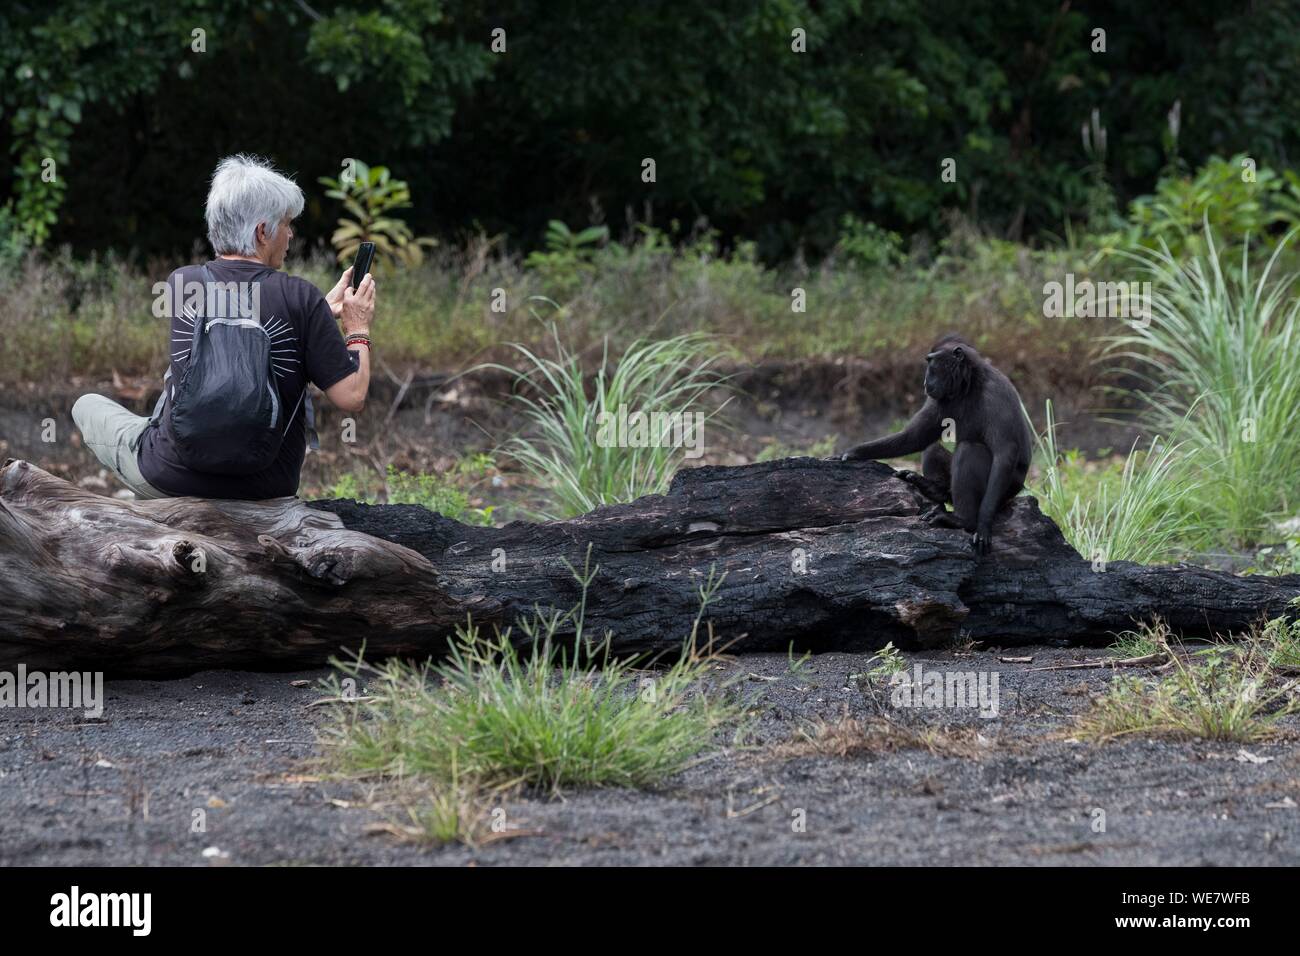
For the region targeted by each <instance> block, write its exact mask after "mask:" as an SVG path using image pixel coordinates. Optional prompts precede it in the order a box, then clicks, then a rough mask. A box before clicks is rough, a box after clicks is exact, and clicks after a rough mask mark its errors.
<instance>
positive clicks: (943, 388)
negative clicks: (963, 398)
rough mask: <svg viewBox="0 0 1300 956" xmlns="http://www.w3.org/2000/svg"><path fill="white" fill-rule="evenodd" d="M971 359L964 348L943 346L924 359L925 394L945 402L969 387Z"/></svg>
mask: <svg viewBox="0 0 1300 956" xmlns="http://www.w3.org/2000/svg"><path fill="white" fill-rule="evenodd" d="M970 373H971V357H970V356H969V355H967V354H966V348H965V346H961V345H945V346H942V347H941V348H938V349H935V350H934V351H933V352H931V353H930V354H929V355H927V356H926V357H925V394H927V395H929V396H930V397H931V398H933V399H934V400H935V401H937V402H946V401H950V400H952V399H954V398H957V397H958V396H960V395H962V394H964V393H965V391H966V389H967V388H968V387H969V386H970Z"/></svg>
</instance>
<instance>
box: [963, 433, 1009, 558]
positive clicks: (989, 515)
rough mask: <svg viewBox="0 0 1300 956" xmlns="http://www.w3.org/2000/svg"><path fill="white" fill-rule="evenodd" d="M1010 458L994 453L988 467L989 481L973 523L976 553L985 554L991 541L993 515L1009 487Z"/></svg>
mask: <svg viewBox="0 0 1300 956" xmlns="http://www.w3.org/2000/svg"><path fill="white" fill-rule="evenodd" d="M1011 473H1012V469H1011V458H1010V456H1008V455H994V456H993V464H992V466H991V467H990V468H989V483H988V484H987V485H985V486H984V497H983V499H981V500H980V514H979V521H978V523H977V524H976V525H975V536H974V537H973V538H971V546H972V547H973V548H974V549H975V553H976V554H987V553H988V550H989V546H990V545H991V544H992V542H993V516H994V515H996V514H997V513H998V508H1000V507H1001V506H1002V502H1003V501H1004V500H1005V499H1006V495H1007V490H1008V489H1009V488H1010V487H1011Z"/></svg>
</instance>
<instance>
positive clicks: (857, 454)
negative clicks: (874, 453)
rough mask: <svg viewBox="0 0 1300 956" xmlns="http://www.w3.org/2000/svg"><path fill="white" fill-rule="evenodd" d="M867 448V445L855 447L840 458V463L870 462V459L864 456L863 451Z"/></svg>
mask: <svg viewBox="0 0 1300 956" xmlns="http://www.w3.org/2000/svg"><path fill="white" fill-rule="evenodd" d="M866 447H867V446H866V445H854V446H853V447H852V448H850V449H849V450H848V451H846V452H845V453H844V454H843V455H841V456H840V461H869V460H870V459H868V458H867V456H866V455H864V454H862V449H864V448H866Z"/></svg>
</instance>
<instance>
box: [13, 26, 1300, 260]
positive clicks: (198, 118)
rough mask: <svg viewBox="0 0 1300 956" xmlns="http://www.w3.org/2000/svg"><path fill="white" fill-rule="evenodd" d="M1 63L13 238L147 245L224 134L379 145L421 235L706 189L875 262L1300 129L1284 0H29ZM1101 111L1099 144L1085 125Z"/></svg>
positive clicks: (806, 239)
mask: <svg viewBox="0 0 1300 956" xmlns="http://www.w3.org/2000/svg"><path fill="white" fill-rule="evenodd" d="M497 28H500V29H502V30H504V31H505V34H504V42H505V51H504V52H494V51H493V50H492V49H491V44H492V42H493V31H494V30H495V29H497ZM1098 29H1102V30H1104V31H1105V52H1099V51H1096V52H1095V51H1094V46H1096V45H1097V39H1096V37H1095V36H1094V31H1095V30H1098ZM196 30H202V31H204V33H203V35H202V45H203V47H204V51H203V52H197V51H196V50H195V46H196V44H197V43H198V40H197V39H196V35H195V31H196ZM796 30H803V31H805V35H806V40H805V42H806V52H802V53H800V52H795V50H794V49H793V47H794V46H796V45H797V44H798V43H799V42H800V40H799V38H798V36H797V35H795V33H794V31H796ZM0 75H3V77H4V82H3V83H0V110H2V111H3V113H2V115H0V149H3V151H4V152H6V153H8V154H9V155H10V156H11V157H12V162H13V164H14V167H15V169H16V175H15V176H14V177H13V179H12V180H11V181H10V182H8V183H7V184H5V185H3V186H0V243H4V242H8V241H10V236H11V234H12V233H13V232H15V231H17V232H18V234H19V235H20V236H22V237H24V238H26V239H28V240H31V241H35V242H48V241H55V242H61V241H68V242H71V243H73V244H74V245H75V246H77V247H80V248H98V249H102V248H103V247H104V246H105V245H114V246H117V247H120V248H135V249H138V250H141V251H144V252H168V253H170V252H174V251H177V250H180V251H188V250H189V249H190V247H191V245H192V244H193V243H194V241H195V240H196V239H198V238H201V236H202V222H201V218H200V213H201V208H202V199H203V194H204V190H205V185H206V180H207V177H208V175H209V174H210V172H211V169H212V167H213V165H214V162H215V160H216V159H217V158H218V157H219V156H221V155H223V154H226V153H230V152H234V151H237V150H247V151H255V152H261V153H264V154H267V155H270V156H271V157H273V158H274V159H275V160H276V161H277V162H278V163H279V164H280V165H281V166H283V167H284V168H286V169H288V170H290V171H292V172H295V173H297V174H298V178H299V180H300V181H301V182H303V183H304V185H309V184H311V183H314V182H315V181H316V179H317V177H320V176H337V174H338V172H339V170H340V167H341V164H342V162H343V161H344V159H346V158H349V157H362V158H365V159H367V160H368V161H373V162H383V163H384V164H386V165H387V166H388V167H389V168H390V169H391V170H392V171H393V174H394V176H396V177H399V178H401V179H405V180H407V181H408V182H409V183H410V185H411V191H412V198H413V201H414V202H415V208H414V209H413V210H411V211H410V217H409V218H410V221H411V224H412V226H413V228H414V229H415V232H416V234H425V233H433V234H442V235H446V236H448V237H450V238H459V237H460V235H461V234H463V233H464V232H467V231H470V230H473V229H475V228H482V229H484V230H486V231H487V232H489V233H491V234H496V233H501V232H505V233H508V234H510V235H511V236H513V237H515V238H516V239H517V240H519V241H522V242H524V243H526V244H527V245H529V246H537V245H539V244H540V239H541V236H542V234H543V231H544V229H545V227H546V224H547V223H548V222H549V221H551V220H562V221H565V222H567V223H569V224H571V225H573V226H575V228H581V227H582V226H584V225H587V224H589V223H591V222H593V221H594V222H596V223H600V222H601V221H602V220H603V219H608V220H609V221H610V222H612V223H616V224H617V225H616V229H615V231H616V232H620V231H621V228H622V226H621V224H622V222H623V220H624V218H625V216H631V217H633V218H635V219H637V220H640V221H645V220H652V221H655V222H658V223H661V224H663V223H666V222H668V221H669V220H671V219H674V218H676V219H679V220H681V221H683V222H687V223H690V222H694V221H695V220H696V219H698V218H699V217H705V218H707V219H708V221H709V222H710V223H711V224H713V225H714V226H715V227H716V228H718V229H719V230H720V233H721V235H722V237H723V238H724V240H726V241H727V242H730V240H731V239H732V238H734V237H741V238H747V239H752V240H754V241H756V242H757V243H758V251H759V253H760V255H762V256H763V257H764V258H766V259H772V258H782V257H785V256H787V255H789V254H791V253H793V252H795V251H796V250H798V249H800V248H803V249H805V250H807V251H808V252H809V253H810V254H820V253H824V252H826V251H827V250H829V249H830V248H831V247H832V246H833V245H834V244H835V242H836V241H837V240H838V239H839V237H840V235H841V233H842V232H843V231H845V224H846V221H847V222H851V223H853V224H854V225H852V227H851V229H850V230H849V231H851V232H853V234H854V235H856V236H858V237H859V240H860V241H859V243H858V245H857V247H856V249H857V251H858V253H859V255H860V256H863V257H865V259H866V260H867V261H868V262H870V261H872V257H873V256H874V257H877V258H878V257H880V256H884V257H885V259H886V261H887V260H888V258H889V257H890V256H891V255H892V253H893V248H892V244H891V242H890V241H889V239H888V235H889V233H891V232H896V233H899V234H901V235H912V234H915V233H917V232H931V233H934V234H937V233H939V232H941V230H942V218H943V215H944V212H945V210H954V209H955V210H961V211H963V212H964V213H966V214H967V215H968V216H969V217H971V218H973V219H975V220H976V221H978V222H980V223H981V224H983V225H986V226H988V227H990V228H992V229H994V230H995V231H997V232H999V233H1003V234H1006V235H1008V236H1010V237H1011V238H1019V237H1028V236H1032V235H1035V234H1038V233H1041V232H1044V231H1050V232H1053V233H1056V234H1059V233H1060V232H1061V230H1062V229H1063V228H1064V225H1065V223H1066V222H1067V220H1071V219H1073V220H1076V221H1090V222H1091V225H1092V226H1094V227H1095V226H1096V225H1097V221H1096V220H1097V215H1098V212H1099V210H1100V211H1102V212H1104V211H1105V210H1106V209H1108V208H1111V209H1113V208H1122V207H1123V206H1124V205H1125V204H1126V203H1127V201H1128V199H1130V198H1132V197H1133V196H1136V195H1139V194H1141V193H1145V192H1150V191H1151V190H1152V188H1153V186H1154V184H1155V182H1156V179H1157V177H1158V175H1159V173H1160V172H1161V170H1162V169H1165V168H1167V167H1170V166H1171V165H1172V167H1173V168H1174V169H1182V168H1190V167H1192V166H1198V165H1200V164H1201V163H1202V162H1203V161H1204V159H1205V158H1206V157H1208V156H1209V155H1210V154H1213V153H1217V154H1219V155H1222V156H1234V155H1236V154H1248V155H1249V156H1250V157H1251V158H1253V159H1254V160H1255V161H1256V163H1257V164H1258V167H1259V168H1260V170H1261V171H1263V170H1265V169H1269V168H1277V169H1281V168H1283V167H1285V166H1286V165H1287V164H1288V161H1289V158H1290V157H1291V156H1293V155H1294V154H1295V153H1296V150H1297V146H1298V145H1300V114H1297V113H1296V112H1295V111H1292V110H1286V109H1278V108H1277V106H1278V104H1279V103H1280V102H1282V101H1283V100H1284V98H1285V96H1286V95H1287V94H1288V93H1289V91H1291V90H1294V89H1296V88H1297V86H1300V83H1297V80H1300V5H1297V4H1295V3H1293V2H1289V0H1286V2H1283V0H1260V2H1257V3H1253V4H1250V5H1245V4H1241V5H1237V4H1220V3H1215V2H1212V0H1191V2H1187V3H1181V4H1176V5H1145V4H1129V3H1120V2H1114V0H1112V2H1104V0H1097V2H1079V3H1073V4H1068V5H1065V4H1050V3H1040V2H1036V0H1013V2H1010V3H1008V2H1005V0H999V2H992V0H928V2H924V3H922V2H904V0H888V2H870V3H868V2H865V0H827V2H822V3H817V4H812V3H807V2H800V0H722V2H720V3H714V4H688V3H673V2H663V3H652V4H608V3H599V2H577V0H550V2H547V3H545V4H543V3H539V2H536V0H506V2H503V3H499V4H495V5H492V6H491V7H488V6H487V5H485V4H482V3H480V2H477V0H384V2H381V3H376V2H373V0H364V2H363V0H314V2H313V3H305V2H304V3H296V4H295V3H288V2H284V3H277V2H274V0H221V2H217V0H176V2H171V3H167V4H159V5H154V6H152V7H150V8H149V10H148V13H147V15H142V14H141V10H140V8H139V7H138V5H136V4H133V3H129V2H128V0H61V2H60V3H58V4H37V3H34V2H31V0H17V2H11V3H8V4H5V5H4V6H3V9H2V10H0ZM1176 103H1178V104H1180V105H1179V111H1178V115H1179V123H1178V129H1177V130H1176V131H1174V130H1173V129H1171V124H1170V123H1169V121H1168V120H1167V115H1168V114H1169V112H1170V110H1171V109H1172V108H1173V107H1174V105H1175V104H1176ZM1094 110H1096V111H1097V117H1098V120H1097V124H1098V125H1097V129H1101V128H1103V127H1104V128H1105V130H1106V135H1105V141H1106V143H1107V144H1108V146H1107V148H1099V146H1100V144H1099V143H1098V142H1096V137H1095V136H1094V137H1092V138H1091V139H1090V144H1089V146H1090V148H1089V149H1088V150H1087V151H1085V149H1084V145H1083V143H1082V142H1081V137H1080V129H1081V127H1082V126H1083V125H1084V124H1085V123H1087V122H1089V118H1090V117H1091V116H1092V115H1093V111H1094ZM646 158H653V159H654V160H655V164H656V179H655V181H654V182H645V181H643V179H642V162H643V160H644V159H646ZM946 158H951V159H953V160H955V161H956V180H955V181H954V182H944V181H943V180H942V179H941V178H940V168H941V163H942V162H943V160H944V159H946ZM46 160H53V161H54V164H55V167H54V170H55V176H54V178H53V179H49V178H48V176H43V175H42V173H43V172H44V171H46V169H47V166H48V164H47V163H46ZM1111 191H1113V192H1114V194H1116V196H1117V199H1118V202H1117V203H1115V202H1109V201H1108V200H1107V199H1106V197H1107V195H1108V194H1109V193H1110V192H1111ZM310 193H312V190H309V194H310ZM6 203H7V204H8V207H9V211H8V212H4V211H3V208H4V207H5V204H6ZM336 214H337V209H336V208H334V207H332V206H330V205H329V204H326V203H322V202H321V201H320V198H319V196H317V195H311V197H310V200H309V205H308V209H307V213H306V216H305V221H304V223H303V228H302V230H301V232H302V234H304V235H305V236H307V237H309V238H310V239H312V240H313V241H321V242H323V241H324V240H325V239H326V237H327V236H328V234H329V232H330V231H331V223H332V221H333V219H334V218H335V216H336ZM848 216H852V217H854V218H853V219H852V220H846V217H848ZM864 224H873V225H875V226H878V227H879V228H880V229H881V230H884V232H877V231H875V230H873V229H870V228H867V226H866V225H864ZM882 237H884V238H883V242H884V244H883V245H881V242H880V241H877V240H881V238H882ZM864 241H865V245H864Z"/></svg>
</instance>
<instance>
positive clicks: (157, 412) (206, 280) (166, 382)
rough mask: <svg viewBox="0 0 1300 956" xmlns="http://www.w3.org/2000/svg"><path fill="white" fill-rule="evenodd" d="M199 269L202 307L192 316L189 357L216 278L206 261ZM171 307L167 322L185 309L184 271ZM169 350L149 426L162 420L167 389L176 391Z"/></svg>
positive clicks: (197, 336)
mask: <svg viewBox="0 0 1300 956" xmlns="http://www.w3.org/2000/svg"><path fill="white" fill-rule="evenodd" d="M199 271H200V274H201V275H202V276H203V296H202V297H201V298H200V299H199V302H200V304H201V305H202V309H201V311H200V312H199V314H197V315H195V316H194V335H193V338H191V340H190V355H191V357H192V356H193V355H194V345H195V344H196V343H197V341H198V338H199V334H200V323H199V319H200V318H201V317H202V316H203V313H205V312H207V301H208V299H207V296H208V291H207V290H208V287H209V286H210V285H211V284H212V283H214V282H215V281H216V279H215V278H214V277H213V275H212V270H211V269H209V268H208V264H207V263H206V262H205V263H202V264H201V265H200V266H199ZM172 307H173V309H174V310H175V311H176V313H177V314H176V315H175V316H172V317H171V318H170V319H169V320H168V321H169V322H170V321H171V320H172V319H177V318H180V316H181V314H182V313H184V311H185V273H184V272H182V273H181V295H180V301H179V302H174V303H172ZM167 334H168V338H169V339H170V337H171V330H170V329H169V330H168V333H167ZM170 351H171V350H170V349H168V353H169V354H168V358H167V370H166V371H165V372H163V387H162V394H161V395H159V396H158V401H157V402H156V403H155V404H154V407H153V413H152V414H151V415H150V416H149V426H150V427H152V426H154V425H156V424H157V423H158V422H160V421H162V413H163V406H164V405H165V404H166V403H167V391H168V389H169V388H170V389H171V391H172V392H173V394H174V393H175V391H176V387H175V386H174V385H171V384H170V383H171V378H172V363H171V356H170Z"/></svg>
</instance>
